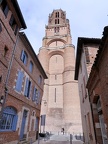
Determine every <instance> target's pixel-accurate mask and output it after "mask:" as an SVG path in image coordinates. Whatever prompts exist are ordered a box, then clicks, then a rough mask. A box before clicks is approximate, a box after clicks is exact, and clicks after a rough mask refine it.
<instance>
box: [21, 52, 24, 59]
mask: <svg viewBox="0 0 108 144" xmlns="http://www.w3.org/2000/svg"><path fill="white" fill-rule="evenodd" d="M23 56H24V50H22V52H21V60H22V61H23Z"/></svg>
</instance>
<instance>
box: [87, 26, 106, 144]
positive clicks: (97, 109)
mask: <svg viewBox="0 0 108 144" xmlns="http://www.w3.org/2000/svg"><path fill="white" fill-rule="evenodd" d="M107 43H108V26H107V27H105V28H104V32H103V37H102V40H101V44H100V46H99V50H98V52H97V56H96V58H95V61H94V64H93V66H92V69H91V73H90V76H89V79H88V82H87V88H88V92H89V97H90V103H91V106H92V113H93V121H94V129H95V135H96V143H100V144H107V143H108V44H107Z"/></svg>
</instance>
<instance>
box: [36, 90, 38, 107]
mask: <svg viewBox="0 0 108 144" xmlns="http://www.w3.org/2000/svg"><path fill="white" fill-rule="evenodd" d="M36 104H38V90H37V91H36Z"/></svg>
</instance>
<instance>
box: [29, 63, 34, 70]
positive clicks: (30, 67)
mask: <svg viewBox="0 0 108 144" xmlns="http://www.w3.org/2000/svg"><path fill="white" fill-rule="evenodd" d="M32 70H33V63H32V62H31V61H30V65H29V71H30V72H32Z"/></svg>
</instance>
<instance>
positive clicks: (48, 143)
mask: <svg viewBox="0 0 108 144" xmlns="http://www.w3.org/2000/svg"><path fill="white" fill-rule="evenodd" d="M33 144H83V142H82V141H80V140H76V139H75V138H73V140H72V141H70V136H69V135H52V136H50V138H49V139H41V140H39V141H38V140H37V141H36V142H34V143H33Z"/></svg>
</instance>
